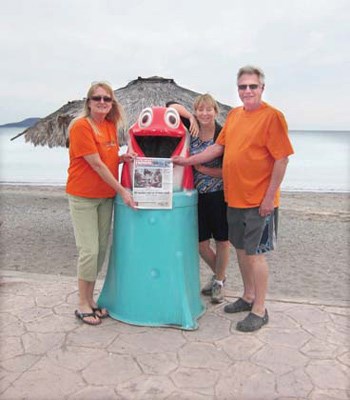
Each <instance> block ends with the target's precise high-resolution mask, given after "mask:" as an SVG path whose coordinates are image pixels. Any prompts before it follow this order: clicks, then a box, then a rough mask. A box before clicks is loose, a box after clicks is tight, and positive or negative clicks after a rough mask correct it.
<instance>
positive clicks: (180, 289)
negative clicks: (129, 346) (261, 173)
mask: <svg viewBox="0 0 350 400" xmlns="http://www.w3.org/2000/svg"><path fill="white" fill-rule="evenodd" d="M188 146H189V135H188V133H187V132H186V129H185V127H184V125H183V124H182V122H181V120H180V116H179V115H178V113H177V111H176V110H174V109H167V108H165V107H153V108H146V109H144V110H143V111H142V112H141V114H140V116H139V118H138V121H137V122H136V123H135V124H134V125H133V126H132V127H131V128H130V130H129V150H130V151H132V152H134V153H136V154H137V155H138V156H140V157H146V158H147V157H150V158H168V159H169V158H171V157H172V156H174V155H182V156H185V157H186V156H188V154H189V150H188ZM134 172H135V171H134V165H130V164H128V163H126V164H124V167H123V172H122V184H123V186H124V187H126V188H129V189H130V190H132V189H133V181H134ZM172 177H173V179H172V182H173V197H172V208H171V209H159V208H158V209H153V208H152V209H139V210H137V211H135V210H132V209H130V208H129V207H127V206H126V205H125V204H124V203H123V201H122V199H121V198H120V197H119V196H117V197H116V199H115V212H114V229H113V241H112V250H111V255H110V260H109V266H108V271H107V276H106V279H105V283H104V285H103V288H102V292H101V294H100V297H99V300H98V304H99V306H101V307H105V308H107V309H108V310H109V313H110V315H111V317H112V318H115V319H117V320H120V321H123V322H127V323H130V324H135V325H147V326H172V327H178V328H181V329H189V330H191V329H196V328H197V327H198V322H197V319H198V318H199V317H200V316H201V314H202V313H203V312H204V306H203V304H202V301H201V298H200V281H199V255H198V225H197V224H198V223H197V191H196V190H193V180H192V169H191V167H181V166H175V167H174V168H173V175H172Z"/></svg>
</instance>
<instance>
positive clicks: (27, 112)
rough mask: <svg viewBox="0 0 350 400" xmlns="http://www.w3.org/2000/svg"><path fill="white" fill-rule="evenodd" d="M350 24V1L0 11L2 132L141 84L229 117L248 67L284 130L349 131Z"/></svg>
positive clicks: (160, 0)
mask: <svg viewBox="0 0 350 400" xmlns="http://www.w3.org/2000/svg"><path fill="white" fill-rule="evenodd" d="M349 21H350V2H349V1H348V0H332V1H330V0H249V1H242V0H215V1H209V0H193V1H191V0H177V1H168V0H145V1H141V0H124V1H123V0H50V1H48V0H11V1H5V0H0V30H1V35H0V51H1V53H0V54H1V62H0V87H1V92H0V124H4V123H8V122H16V121H20V120H23V119H25V118H28V117H45V116H47V115H49V114H51V113H52V112H54V111H56V110H57V109H58V108H60V107H61V106H62V105H64V104H66V103H67V102H68V101H71V100H78V99H82V98H83V97H85V95H86V93H87V90H88V88H89V86H90V84H91V82H93V81H97V80H106V81H108V82H110V83H111V84H112V86H113V89H118V88H121V87H124V86H125V85H127V84H128V83H129V82H130V81H132V80H134V79H136V78H137V77H138V76H141V77H143V78H147V77H150V76H155V75H157V76H161V77H164V78H173V79H174V80H175V82H176V83H177V84H178V85H179V86H182V87H184V88H187V89H190V90H194V91H196V92H200V93H206V92H208V93H210V94H211V95H213V96H214V97H215V98H216V100H218V101H219V102H221V103H225V104H228V105H230V106H232V107H235V106H239V105H241V103H240V101H239V98H238V95H237V87H236V74H237V71H238V69H239V68H240V67H241V66H244V65H247V64H253V65H256V66H259V67H260V68H262V69H263V70H264V72H265V75H266V85H265V92H264V97H263V98H264V100H265V101H267V102H268V103H270V104H272V105H273V106H274V107H276V108H278V109H280V110H281V111H282V112H283V113H284V114H285V116H286V119H287V122H288V125H289V128H290V129H291V130H302V129H310V130H350V111H349V110H347V108H348V106H349V103H350V98H349V93H350V47H349V43H350V23H349ZM344 107H345V108H344Z"/></svg>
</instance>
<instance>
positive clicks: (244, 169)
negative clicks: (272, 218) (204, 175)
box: [216, 103, 294, 208]
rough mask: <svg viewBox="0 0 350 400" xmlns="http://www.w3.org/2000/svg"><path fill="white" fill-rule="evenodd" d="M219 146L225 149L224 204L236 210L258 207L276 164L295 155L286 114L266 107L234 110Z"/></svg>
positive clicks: (220, 138)
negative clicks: (251, 109) (252, 109)
mask: <svg viewBox="0 0 350 400" xmlns="http://www.w3.org/2000/svg"><path fill="white" fill-rule="evenodd" d="M216 143H217V144H220V145H222V146H225V151H224V160H223V170H222V172H223V181H224V192H225V200H226V202H227V203H228V205H229V207H235V208H250V207H259V206H260V204H261V202H262V200H263V198H264V196H265V193H266V190H267V188H268V186H269V183H270V179H271V174H272V169H273V166H274V163H275V161H276V160H279V159H281V158H284V157H287V156H289V155H290V154H293V153H294V151H293V147H292V145H291V143H290V140H289V137H288V127H287V123H286V120H285V118H284V116H283V114H282V113H281V112H280V111H278V110H276V109H275V108H273V107H271V106H270V105H269V104H267V103H262V106H261V107H260V108H259V109H257V110H255V111H245V110H244V108H243V107H237V108H235V109H233V110H231V111H230V113H229V114H228V116H227V120H226V123H225V125H224V126H223V128H222V131H221V132H220V135H219V137H218V139H217V140H216ZM274 205H275V207H277V206H278V205H279V190H278V191H277V193H276V196H275V199H274Z"/></svg>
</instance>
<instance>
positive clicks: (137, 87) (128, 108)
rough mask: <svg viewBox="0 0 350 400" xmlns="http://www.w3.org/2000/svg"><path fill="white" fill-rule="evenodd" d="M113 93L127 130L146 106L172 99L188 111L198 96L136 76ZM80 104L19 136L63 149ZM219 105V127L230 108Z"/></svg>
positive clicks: (121, 134)
mask: <svg viewBox="0 0 350 400" xmlns="http://www.w3.org/2000/svg"><path fill="white" fill-rule="evenodd" d="M115 94H116V97H117V99H118V101H119V102H120V103H121V104H122V106H123V107H124V110H125V113H126V117H127V122H128V127H130V126H131V125H132V124H133V123H134V122H135V121H136V120H137V117H138V115H139V114H140V112H141V110H143V109H144V108H145V107H152V106H165V103H166V102H167V101H170V100H173V101H176V102H179V103H180V104H183V105H184V106H185V107H186V108H188V109H189V110H191V109H192V104H193V100H194V99H195V98H196V97H197V96H198V95H199V94H200V93H196V92H194V91H192V90H188V89H185V88H182V87H181V86H178V85H177V84H176V83H175V82H174V80H173V79H165V78H161V77H158V76H153V77H150V78H141V77H138V78H137V79H135V80H133V81H131V82H129V83H128V84H127V85H126V86H125V87H122V88H120V89H117V90H115ZM83 104H84V100H75V101H70V102H68V103H67V104H65V105H64V106H63V107H61V108H60V109H59V110H57V111H55V112H54V113H52V114H50V115H48V116H47V117H45V118H42V119H41V120H39V121H38V122H37V123H36V124H35V125H34V126H32V127H30V128H28V129H26V130H25V131H24V132H22V133H21V134H24V136H25V140H26V142H32V143H33V144H34V145H35V146H38V145H41V146H49V147H55V146H65V145H66V141H67V136H68V132H67V128H68V125H69V123H70V122H71V120H72V119H73V118H75V117H76V116H78V115H79V114H80V113H81V112H82V109H83ZM218 104H219V108H220V113H219V116H218V121H219V122H220V123H221V124H222V123H223V122H224V120H225V118H226V115H227V113H228V111H229V110H230V109H231V107H229V106H228V105H225V104H221V103H218ZM21 134H20V135H21ZM18 136H19V135H17V137H18ZM119 139H120V144H124V143H125V142H126V134H125V132H119Z"/></svg>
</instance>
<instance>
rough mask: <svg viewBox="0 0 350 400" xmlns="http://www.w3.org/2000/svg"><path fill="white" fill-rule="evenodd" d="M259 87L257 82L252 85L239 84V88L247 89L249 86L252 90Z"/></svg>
mask: <svg viewBox="0 0 350 400" xmlns="http://www.w3.org/2000/svg"><path fill="white" fill-rule="evenodd" d="M258 87H259V85H257V84H256V83H253V84H252V85H238V89H239V90H247V89H248V88H249V89H250V90H256V89H257V88H258Z"/></svg>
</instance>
